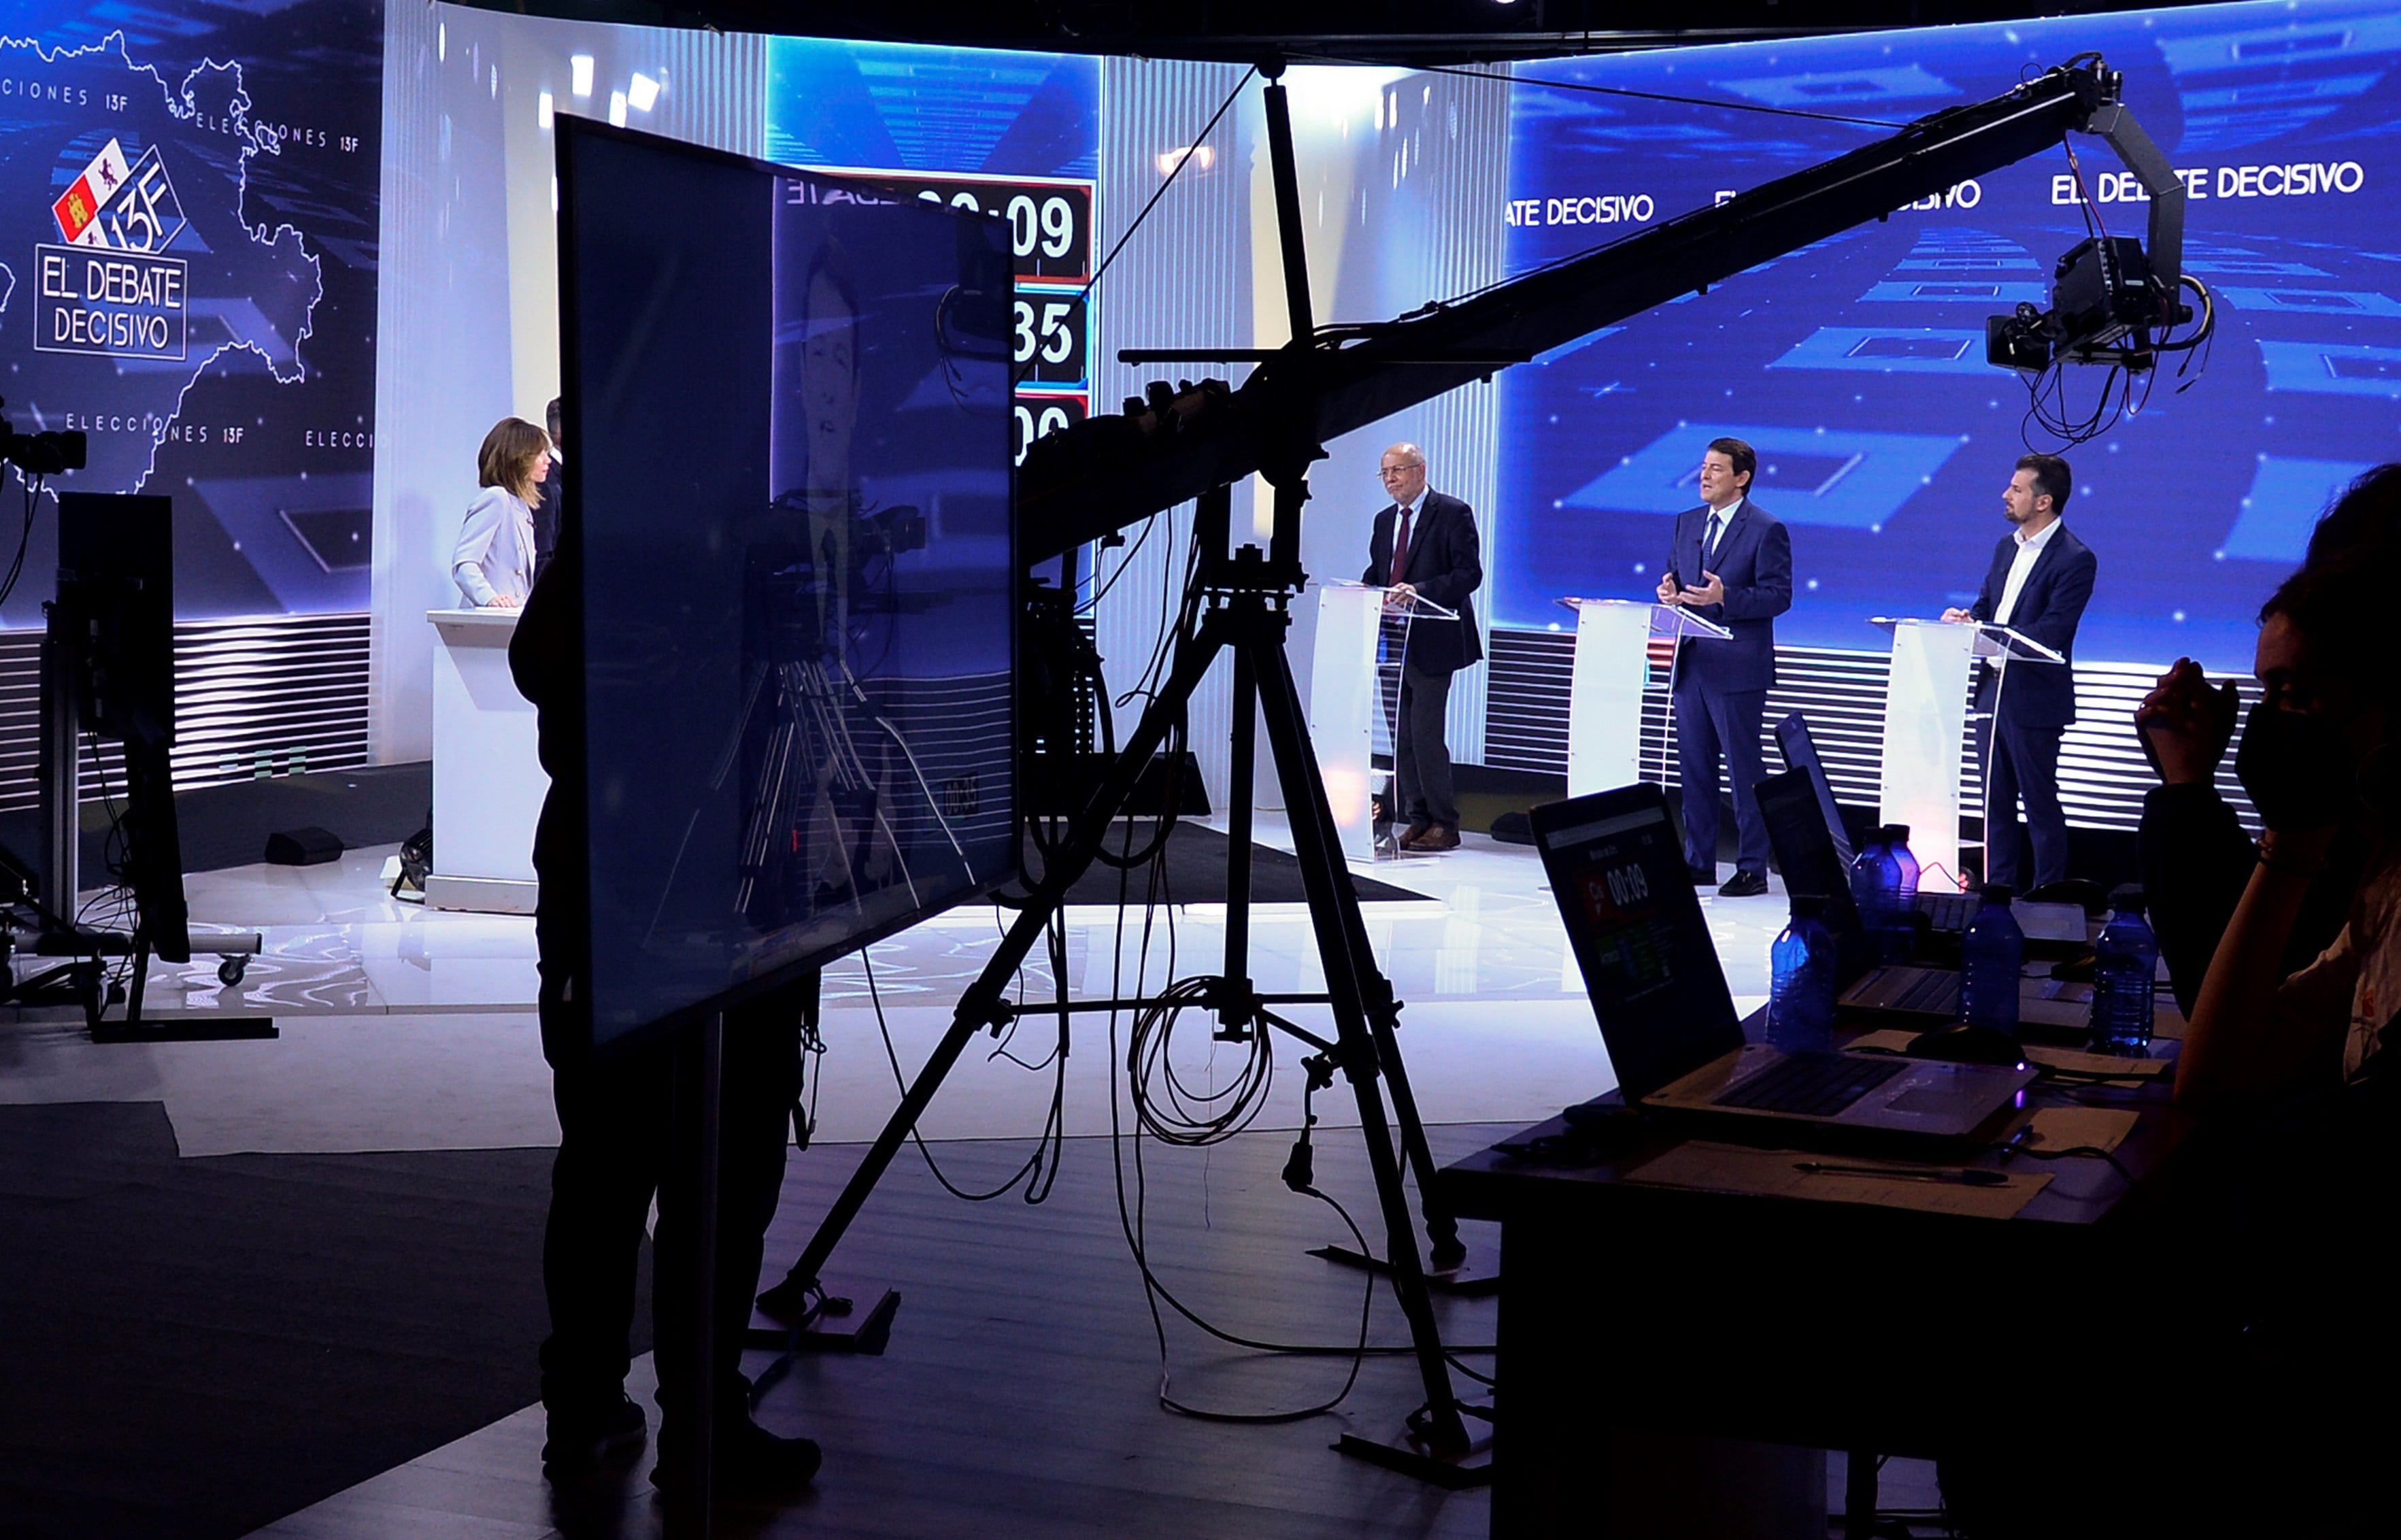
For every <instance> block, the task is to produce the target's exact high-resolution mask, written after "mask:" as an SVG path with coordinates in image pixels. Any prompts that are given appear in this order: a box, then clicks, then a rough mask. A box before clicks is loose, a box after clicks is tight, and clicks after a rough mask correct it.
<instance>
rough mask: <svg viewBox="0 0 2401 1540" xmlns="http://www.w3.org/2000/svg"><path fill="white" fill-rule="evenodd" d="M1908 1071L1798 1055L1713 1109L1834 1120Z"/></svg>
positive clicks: (1877, 1062)
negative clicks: (1889, 1080) (1743, 1109)
mask: <svg viewBox="0 0 2401 1540" xmlns="http://www.w3.org/2000/svg"><path fill="white" fill-rule="evenodd" d="M1907 1067H1908V1066H1907V1065H1906V1064H1905V1063H1903V1062H1902V1061H1900V1060H1898V1059H1864V1058H1859V1057H1857V1056H1855V1055H1853V1054H1849V1053H1795V1054H1793V1055H1792V1056H1791V1057H1790V1058H1788V1059H1785V1060H1783V1061H1782V1062H1781V1063H1778V1064H1775V1065H1771V1066H1768V1067H1767V1068H1766V1069H1764V1070H1762V1071H1761V1072H1760V1073H1758V1074H1756V1075H1753V1076H1752V1077H1751V1078H1750V1079H1747V1080H1745V1081H1743V1082H1742V1083H1741V1084H1740V1085H1736V1086H1729V1087H1727V1088H1726V1089H1725V1090H1724V1091H1722V1092H1720V1093H1718V1094H1717V1095H1716V1096H1714V1097H1712V1098H1710V1104H1709V1105H1710V1106H1712V1107H1743V1108H1746V1109H1748V1110H1750V1111H1753V1112H1790V1113H1795V1114H1798V1115H1800V1116H1802V1117H1804V1118H1831V1117H1832V1116H1833V1115H1834V1114H1835V1113H1837V1112H1840V1111H1842V1110H1843V1109H1844V1108H1845V1107H1848V1106H1850V1105H1851V1104H1852V1103H1853V1102H1856V1101H1858V1100H1859V1098H1860V1097H1862V1096H1864V1095H1866V1094H1867V1093H1869V1092H1871V1091H1873V1090H1874V1089H1875V1088H1876V1087H1878V1086H1880V1085H1882V1084H1884V1082H1885V1081H1887V1080H1888V1079H1892V1078H1893V1077H1894V1076H1895V1075H1898V1074H1900V1072H1901V1071H1902V1070H1903V1069H1905V1068H1907Z"/></svg>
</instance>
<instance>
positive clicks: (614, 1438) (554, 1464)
mask: <svg viewBox="0 0 2401 1540" xmlns="http://www.w3.org/2000/svg"><path fill="white" fill-rule="evenodd" d="M648 1425H649V1424H648V1423H645V1422H644V1421H643V1420H642V1409H641V1408H640V1407H638V1406H636V1405H635V1404H634V1402H633V1398H632V1397H631V1396H627V1395H625V1394H624V1392H623V1391H620V1392H618V1393H617V1399H616V1400H615V1401H614V1402H613V1403H612V1402H609V1401H596V1402H594V1403H593V1404H592V1405H590V1406H588V1407H587V1406H576V1407H553V1408H551V1409H550V1427H549V1436H548V1437H547V1438H545V1439H544V1440H543V1443H542V1468H543V1469H545V1470H549V1469H552V1468H556V1469H560V1470H573V1469H578V1468H581V1467H584V1466H590V1465H596V1464H599V1463H600V1462H601V1461H603V1460H605V1459H607V1458H608V1457H609V1456H610V1455H611V1454H612V1453H614V1452H616V1451H619V1450H624V1449H630V1448H632V1447H634V1446H635V1445H637V1444H639V1443H640V1442H641V1441H642V1435H643V1433H644V1431H645V1430H646V1429H647V1427H648Z"/></svg>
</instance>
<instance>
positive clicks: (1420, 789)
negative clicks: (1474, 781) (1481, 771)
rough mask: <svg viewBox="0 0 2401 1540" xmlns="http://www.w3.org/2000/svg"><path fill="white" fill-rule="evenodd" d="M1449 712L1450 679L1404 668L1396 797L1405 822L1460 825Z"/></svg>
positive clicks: (1395, 762)
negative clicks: (1447, 734)
mask: <svg viewBox="0 0 2401 1540" xmlns="http://www.w3.org/2000/svg"><path fill="white" fill-rule="evenodd" d="M1449 709H1450V676H1449V675H1448V674H1447V673H1434V672H1431V671H1429V670H1426V669H1422V668H1420V667H1417V666H1416V665H1414V664H1405V665H1403V666H1402V668H1401V710H1400V720H1399V721H1398V722H1396V723H1395V724H1394V725H1393V777H1394V778H1395V780H1396V782H1397V784H1396V786H1395V787H1394V797H1395V801H1396V804H1397V805H1398V806H1399V809H1400V813H1401V818H1402V819H1403V821H1405V822H1407V823H1429V824H1440V825H1442V826H1443V827H1444V828H1446V829H1457V828H1458V827H1459V800H1458V798H1457V797H1456V796H1454V795H1453V794H1452V792H1451V786H1450V745H1449V744H1447V743H1446V742H1444V741H1443V719H1444V717H1445V715H1446V714H1447V712H1448V711H1449Z"/></svg>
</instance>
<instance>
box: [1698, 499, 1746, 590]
mask: <svg viewBox="0 0 2401 1540" xmlns="http://www.w3.org/2000/svg"><path fill="white" fill-rule="evenodd" d="M1740 512H1742V499H1740V498H1736V499H1735V500H1734V501H1733V502H1729V503H1727V504H1726V505H1725V506H1724V507H1722V508H1721V507H1719V506H1717V505H1716V504H1715V503H1711V504H1709V516H1708V520H1705V521H1703V523H1702V525H1701V566H1702V568H1703V570H1704V571H1715V570H1716V568H1717V564H1718V542H1720V541H1722V540H1723V539H1725V532H1726V531H1727V530H1728V529H1732V528H1733V527H1734V516H1735V515H1736V514H1738V513H1740ZM1712 521H1713V522H1714V525H1715V527H1714V528H1712V527H1711V523H1712ZM1687 586H1689V587H1694V588H1698V587H1700V586H1701V584H1697V583H1695V584H1687Z"/></svg>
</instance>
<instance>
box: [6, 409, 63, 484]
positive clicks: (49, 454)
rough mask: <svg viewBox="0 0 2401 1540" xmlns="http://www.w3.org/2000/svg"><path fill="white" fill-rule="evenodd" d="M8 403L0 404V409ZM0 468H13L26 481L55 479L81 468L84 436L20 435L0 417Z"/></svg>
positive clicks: (13, 426) (54, 434)
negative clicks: (38, 478) (52, 477)
mask: <svg viewBox="0 0 2401 1540" xmlns="http://www.w3.org/2000/svg"><path fill="white" fill-rule="evenodd" d="M7 405H8V403H7V401H6V400H0V406H7ZM0 465H14V466H16V467H17V468H18V469H19V470H21V471H22V472H24V473H25V474H26V475H27V476H28V477H33V476H50V475H57V474H59V473H60V472H62V471H80V470H82V469H83V467H84V436H83V433H82V431H81V430H80V429H78V430H75V431H73V432H69V433H19V432H18V431H17V429H16V427H15V425H14V424H12V423H11V422H10V421H9V420H8V419H7V417H5V416H0Z"/></svg>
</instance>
